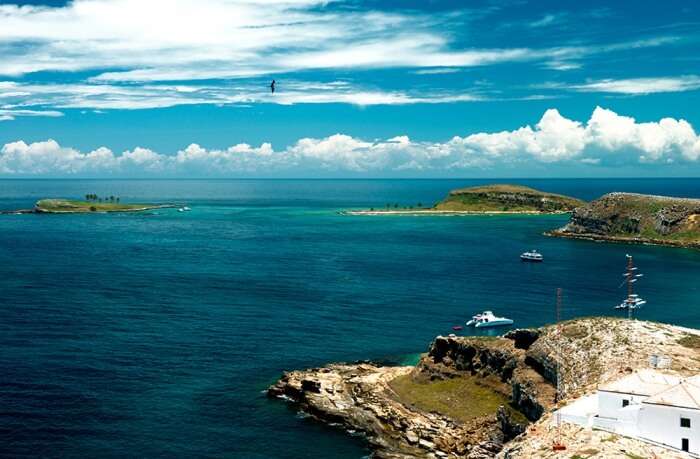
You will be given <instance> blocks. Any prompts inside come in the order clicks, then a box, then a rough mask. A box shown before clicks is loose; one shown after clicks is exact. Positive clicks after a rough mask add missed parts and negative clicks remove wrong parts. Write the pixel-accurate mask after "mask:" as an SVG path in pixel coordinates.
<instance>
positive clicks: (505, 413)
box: [496, 406, 527, 441]
mask: <svg viewBox="0 0 700 459" xmlns="http://www.w3.org/2000/svg"><path fill="white" fill-rule="evenodd" d="M496 419H498V422H499V424H500V426H501V431H502V432H503V440H504V441H510V440H512V439H513V438H515V437H517V436H518V435H520V434H521V433H523V432H525V429H526V428H527V424H526V423H524V422H520V421H518V420H517V419H515V417H514V416H513V414H512V413H511V412H510V411H509V410H507V409H506V408H505V407H503V406H502V407H500V408H499V409H498V411H497V412H496Z"/></svg>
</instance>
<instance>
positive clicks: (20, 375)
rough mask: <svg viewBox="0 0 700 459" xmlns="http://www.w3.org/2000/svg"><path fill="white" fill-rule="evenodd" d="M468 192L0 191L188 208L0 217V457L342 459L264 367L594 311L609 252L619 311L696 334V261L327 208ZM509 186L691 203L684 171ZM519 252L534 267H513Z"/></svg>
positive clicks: (3, 183) (609, 297) (243, 187)
mask: <svg viewBox="0 0 700 459" xmlns="http://www.w3.org/2000/svg"><path fill="white" fill-rule="evenodd" d="M509 182H512V180H509ZM478 183H483V182H480V181H475V180H367V181H361V180H230V181H229V180H212V181H196V180H185V181H174V180H156V181H146V180H124V181H121V180H0V209H14V208H24V207H30V206H31V205H32V204H33V202H34V201H36V200H37V199H39V198H42V197H79V196H83V195H84V194H85V193H90V192H94V193H97V194H99V195H118V196H120V197H121V198H122V201H132V202H133V201H148V202H152V201H158V202H172V201H176V202H182V203H187V204H188V205H189V206H190V207H192V209H193V210H192V211H191V212H186V213H179V212H177V211H175V210H173V209H170V210H159V211H154V212H148V213H142V214H121V215H118V214H113V215H107V214H100V215H60V216H59V215H2V216H0V295H1V296H0V298H1V300H0V317H2V320H0V406H2V414H0V445H1V446H0V448H2V450H1V451H0V452H1V453H2V455H3V456H15V457H16V456H23V455H24V456H36V455H44V456H49V457H58V456H61V457H76V456H79V455H80V456H90V457H93V456H99V457H133V456H155V457H158V456H160V457H212V456H217V457H220V456H228V457H246V458H267V457H283V458H304V457H339V458H359V457H362V456H364V455H366V454H367V451H366V450H365V448H364V444H363V442H362V441H361V439H358V438H352V437H350V436H347V435H345V434H344V433H342V432H339V431H336V430H334V429H332V428H327V427H325V426H321V425H318V424H316V423H314V422H312V421H309V420H308V419H305V418H302V417H299V416H297V415H295V412H294V411H293V410H292V409H290V408H289V407H288V406H287V405H285V404H284V403H281V402H278V401H271V400H267V399H266V398H265V397H264V395H263V394H262V391H263V390H264V388H265V387H266V386H267V385H268V384H270V383H271V382H273V381H274V380H275V378H277V377H278V376H279V374H280V373H281V371H283V370H285V369H293V368H304V367H308V366H314V365H321V364H323V363H326V362H330V361H338V360H345V361H348V360H356V359H385V360H390V361H394V362H402V361H403V362H406V361H411V360H410V359H412V361H415V358H416V356H415V354H416V353H417V352H422V351H424V350H425V349H426V348H427V345H428V343H429V342H430V341H431V339H432V338H433V337H434V336H435V335H437V334H440V333H450V332H451V331H452V330H451V326H452V325H456V324H463V323H464V321H465V320H466V319H467V318H468V317H469V316H471V315H472V314H473V313H474V312H477V311H479V310H482V309H485V308H490V309H493V310H494V311H495V312H497V313H498V314H502V315H506V316H508V317H511V318H512V319H514V320H515V321H516V325H517V326H533V325H541V324H543V323H547V322H551V321H552V320H553V319H554V291H555V289H556V288H557V287H562V288H564V291H565V307H564V314H563V315H564V317H565V318H571V317H578V316H587V315H598V314H615V311H613V310H612V306H613V305H614V304H617V303H618V302H619V301H620V300H621V299H622V298H623V296H624V292H623V290H622V289H619V288H618V286H619V283H620V282H621V280H622V276H621V274H622V271H623V269H624V265H625V254H626V253H631V254H633V255H634V256H635V261H636V263H637V264H638V266H639V267H640V270H641V271H642V272H644V273H645V274H646V275H645V277H644V278H643V280H642V281H640V283H639V286H638V288H639V292H640V294H641V295H642V296H644V297H645V298H646V299H647V300H648V304H647V307H646V308H645V309H643V310H642V311H640V314H639V316H640V317H641V318H644V319H652V320H660V321H664V322H669V323H675V324H680V325H685V326H692V327H700V314H699V307H698V303H697V297H698V290H699V289H700V286H699V283H698V272H699V271H698V268H699V267H700V252H698V251H691V250H684V249H673V248H664V247H651V246H649V247H647V246H629V245H612V244H602V243H593V242H587V241H573V240H565V239H554V238H548V237H545V236H543V235H542V232H543V231H545V230H548V229H551V228H553V227H558V226H560V225H562V224H563V223H565V221H566V217H565V216H466V217H439V216H437V217H406V216H393V217H387V216H384V217H367V216H344V215H339V214H338V213H337V211H338V210H340V209H344V208H355V207H358V208H359V207H371V206H374V207H381V206H384V205H385V204H386V203H399V204H401V205H414V204H417V203H418V202H420V203H422V204H431V203H433V202H435V201H436V200H439V199H440V198H441V197H442V196H444V194H445V193H446V192H447V191H448V190H449V189H452V188H456V187H460V186H467V185H473V184H478ZM523 183H526V184H528V185H531V186H535V187H537V188H540V189H543V190H547V191H552V192H561V193H566V194H571V195H574V196H577V197H581V198H584V199H591V198H594V197H597V196H599V195H600V194H602V193H604V192H608V191H616V190H618V191H619V190H624V191H638V192H647V193H654V194H673V195H682V196H694V197H700V186H698V185H700V180H698V179H673V180H652V179H645V180H607V179H606V180H528V181H524V182H523ZM531 248H536V249H538V250H539V251H540V252H542V253H543V254H544V255H545V257H546V261H545V263H542V264H525V263H521V262H520V261H519V259H518V255H519V254H520V253H521V252H523V251H524V250H526V249H531ZM502 331H503V330H500V331H499V332H502ZM488 333H496V331H493V330H491V331H489V332H488ZM407 359H409V360H407Z"/></svg>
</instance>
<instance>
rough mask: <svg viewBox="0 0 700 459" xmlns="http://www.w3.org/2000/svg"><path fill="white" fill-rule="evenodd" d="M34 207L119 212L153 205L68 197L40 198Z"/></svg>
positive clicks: (58, 210) (56, 209)
mask: <svg viewBox="0 0 700 459" xmlns="http://www.w3.org/2000/svg"><path fill="white" fill-rule="evenodd" d="M36 207H37V208H39V209H41V210H43V211H46V212H121V211H130V210H132V211H133V210H137V209H143V208H145V207H153V206H151V205H149V204H122V203H117V202H95V201H76V200H70V199H42V200H41V201H39V202H37V203H36Z"/></svg>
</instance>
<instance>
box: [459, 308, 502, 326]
mask: <svg viewBox="0 0 700 459" xmlns="http://www.w3.org/2000/svg"><path fill="white" fill-rule="evenodd" d="M503 325H513V321H512V320H511V319H508V318H506V317H496V316H495V315H493V312H491V311H484V312H482V313H481V314H477V315H475V316H473V317H472V319H471V320H470V321H469V322H467V326H468V327H472V326H473V327H476V328H482V327H500V326H503Z"/></svg>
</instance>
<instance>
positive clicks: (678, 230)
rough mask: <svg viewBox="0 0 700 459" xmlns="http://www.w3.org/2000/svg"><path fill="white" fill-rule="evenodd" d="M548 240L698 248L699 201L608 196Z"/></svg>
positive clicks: (575, 213)
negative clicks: (552, 238)
mask: <svg viewBox="0 0 700 459" xmlns="http://www.w3.org/2000/svg"><path fill="white" fill-rule="evenodd" d="M548 234H549V235H551V236H559V237H568V238H577V239H590V240H598V241H611V242H627V243H642V244H657V245H669V246H678V247H693V248H700V199H688V198H674V197H667V196H651V195H643V194H634V193H609V194H606V195H604V196H602V197H601V198H599V199H596V200H595V201H592V202H590V203H588V204H587V205H585V206H582V207H578V208H577V209H575V210H574V211H573V213H572V214H571V219H570V220H569V222H568V223H567V224H566V226H564V227H563V228H560V229H557V230H554V231H551V232H549V233H548Z"/></svg>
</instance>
